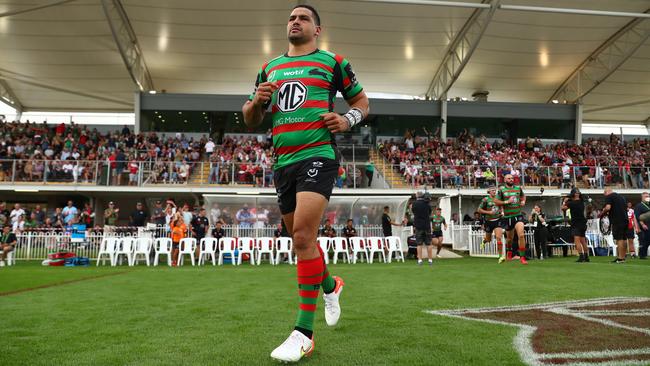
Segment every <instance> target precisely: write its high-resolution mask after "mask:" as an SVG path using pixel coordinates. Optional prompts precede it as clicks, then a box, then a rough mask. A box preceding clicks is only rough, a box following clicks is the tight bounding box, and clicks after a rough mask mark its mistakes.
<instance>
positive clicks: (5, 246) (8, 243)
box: [0, 225, 18, 266]
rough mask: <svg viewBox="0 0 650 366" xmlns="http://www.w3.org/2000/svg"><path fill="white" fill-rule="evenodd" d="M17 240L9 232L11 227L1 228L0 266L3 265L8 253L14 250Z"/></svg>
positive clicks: (14, 235)
mask: <svg viewBox="0 0 650 366" xmlns="http://www.w3.org/2000/svg"><path fill="white" fill-rule="evenodd" d="M17 243H18V239H17V238H16V234H14V233H13V232H12V231H11V226H9V225H5V226H4V227H3V228H2V236H0V266H4V265H5V259H6V258H7V255H8V254H9V253H10V252H13V251H14V249H15V248H16V244H17Z"/></svg>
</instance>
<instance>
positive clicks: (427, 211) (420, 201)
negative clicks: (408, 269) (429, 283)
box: [411, 192, 433, 265]
mask: <svg viewBox="0 0 650 366" xmlns="http://www.w3.org/2000/svg"><path fill="white" fill-rule="evenodd" d="M416 197H417V199H416V200H415V202H413V205H412V206H411V211H412V212H413V226H414V227H415V241H416V243H417V246H418V249H417V251H418V265H422V250H423V247H424V246H431V206H430V205H429V200H426V199H425V198H424V195H423V194H422V192H418V193H417V195H416ZM428 252H429V253H430V255H429V265H432V264H433V258H432V255H433V248H429V250H428Z"/></svg>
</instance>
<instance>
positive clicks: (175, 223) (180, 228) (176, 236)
mask: <svg viewBox="0 0 650 366" xmlns="http://www.w3.org/2000/svg"><path fill="white" fill-rule="evenodd" d="M170 226H171V230H172V267H176V265H177V264H178V253H179V249H180V248H179V246H180V242H181V239H183V238H185V237H186V236H187V225H185V221H184V220H183V215H181V213H180V212H176V213H175V214H174V217H173V219H172V222H171V225H170Z"/></svg>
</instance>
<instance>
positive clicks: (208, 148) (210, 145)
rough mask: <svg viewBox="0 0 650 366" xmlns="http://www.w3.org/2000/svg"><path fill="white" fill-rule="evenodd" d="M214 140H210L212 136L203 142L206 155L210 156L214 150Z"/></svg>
mask: <svg viewBox="0 0 650 366" xmlns="http://www.w3.org/2000/svg"><path fill="white" fill-rule="evenodd" d="M214 147H215V144H214V141H212V138H210V139H208V142H206V143H205V154H206V155H207V156H211V155H212V153H213V152H214Z"/></svg>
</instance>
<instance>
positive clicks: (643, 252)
mask: <svg viewBox="0 0 650 366" xmlns="http://www.w3.org/2000/svg"><path fill="white" fill-rule="evenodd" d="M648 212H650V193H648V192H643V193H642V194H641V202H639V203H638V204H637V205H636V206H635V207H634V219H635V220H636V224H637V225H636V234H637V235H638V236H639V259H648V247H650V230H649V227H648V226H650V222H649V221H650V220H649V221H643V220H641V215H643V214H646V213H648Z"/></svg>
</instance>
